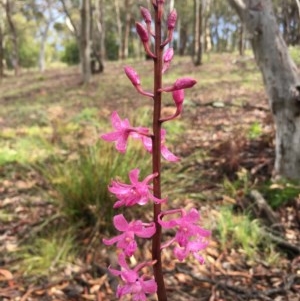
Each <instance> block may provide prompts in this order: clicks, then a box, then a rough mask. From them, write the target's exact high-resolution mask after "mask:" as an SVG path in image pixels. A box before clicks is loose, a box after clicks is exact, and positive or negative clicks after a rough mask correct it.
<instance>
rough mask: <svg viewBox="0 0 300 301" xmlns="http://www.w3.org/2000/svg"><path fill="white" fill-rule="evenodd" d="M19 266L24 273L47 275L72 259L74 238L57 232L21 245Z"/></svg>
mask: <svg viewBox="0 0 300 301" xmlns="http://www.w3.org/2000/svg"><path fill="white" fill-rule="evenodd" d="M18 252H19V253H20V258H21V261H20V267H19V269H20V270H21V271H23V273H24V275H32V276H36V275H39V277H40V276H42V275H44V276H49V275H51V274H53V273H54V272H55V273H56V272H57V270H58V269H60V268H63V267H65V266H66V265H67V264H68V263H71V262H73V261H74V259H75V256H76V250H74V238H73V236H72V235H70V234H69V233H61V232H60V233H57V234H54V235H52V236H50V237H47V238H37V239H35V241H34V242H33V243H32V244H31V245H27V246H25V247H22V248H21V249H20V250H19V251H18Z"/></svg>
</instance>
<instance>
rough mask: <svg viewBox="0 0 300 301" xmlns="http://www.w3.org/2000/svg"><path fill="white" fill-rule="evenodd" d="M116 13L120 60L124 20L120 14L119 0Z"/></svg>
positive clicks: (116, 2)
mask: <svg viewBox="0 0 300 301" xmlns="http://www.w3.org/2000/svg"><path fill="white" fill-rule="evenodd" d="M114 4H115V11H116V23H117V34H118V46H119V50H118V59H120V58H121V57H122V20H121V13H120V3H119V0H115V2H114Z"/></svg>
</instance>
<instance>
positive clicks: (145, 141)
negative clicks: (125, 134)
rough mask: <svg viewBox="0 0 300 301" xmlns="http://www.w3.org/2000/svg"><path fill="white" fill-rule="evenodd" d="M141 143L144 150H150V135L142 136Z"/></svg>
mask: <svg viewBox="0 0 300 301" xmlns="http://www.w3.org/2000/svg"><path fill="white" fill-rule="evenodd" d="M142 143H143V146H144V148H145V149H146V151H148V152H149V153H151V152H152V139H151V138H150V137H142Z"/></svg>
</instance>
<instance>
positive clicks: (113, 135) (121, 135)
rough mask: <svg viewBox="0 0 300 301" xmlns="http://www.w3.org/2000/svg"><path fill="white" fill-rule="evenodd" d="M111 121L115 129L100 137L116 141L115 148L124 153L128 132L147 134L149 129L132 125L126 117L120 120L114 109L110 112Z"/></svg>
mask: <svg viewBox="0 0 300 301" xmlns="http://www.w3.org/2000/svg"><path fill="white" fill-rule="evenodd" d="M111 123H112V126H113V127H114V129H115V131H113V132H110V133H107V134H103V135H101V136H100V137H101V138H102V139H103V140H105V141H114V142H115V143H116V149H117V150H118V151H119V152H120V153H125V152H126V149H127V140H128V138H129V136H130V134H132V133H135V136H136V135H139V137H140V135H142V136H143V135H148V133H149V129H147V128H143V127H136V128H134V127H132V126H131V125H130V123H129V121H128V119H127V118H126V119H124V120H121V118H120V117H119V115H118V113H117V112H116V111H114V112H113V113H112V114H111Z"/></svg>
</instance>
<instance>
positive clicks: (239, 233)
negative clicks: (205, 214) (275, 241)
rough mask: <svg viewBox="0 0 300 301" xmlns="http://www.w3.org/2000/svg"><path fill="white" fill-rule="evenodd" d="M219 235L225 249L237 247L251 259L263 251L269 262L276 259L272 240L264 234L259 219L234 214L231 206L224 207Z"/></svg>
mask: <svg viewBox="0 0 300 301" xmlns="http://www.w3.org/2000/svg"><path fill="white" fill-rule="evenodd" d="M217 236H218V238H219V240H220V243H221V246H222V248H223V249H227V250H230V249H237V250H239V252H241V253H243V254H244V255H245V256H246V257H247V258H248V259H249V260H255V258H256V256H257V255H258V253H260V252H263V253H264V256H265V260H266V261H267V262H269V263H271V262H273V261H276V259H277V256H278V254H277V253H275V252H274V247H273V245H272V244H271V241H270V240H269V239H268V238H267V237H266V236H265V235H264V234H263V231H262V228H261V225H260V223H259V221H258V220H256V219H255V220H252V219H251V218H250V217H249V216H248V215H247V214H234V213H233V211H232V209H231V208H230V207H222V208H221V209H220V211H219V218H218V221H217Z"/></svg>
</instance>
